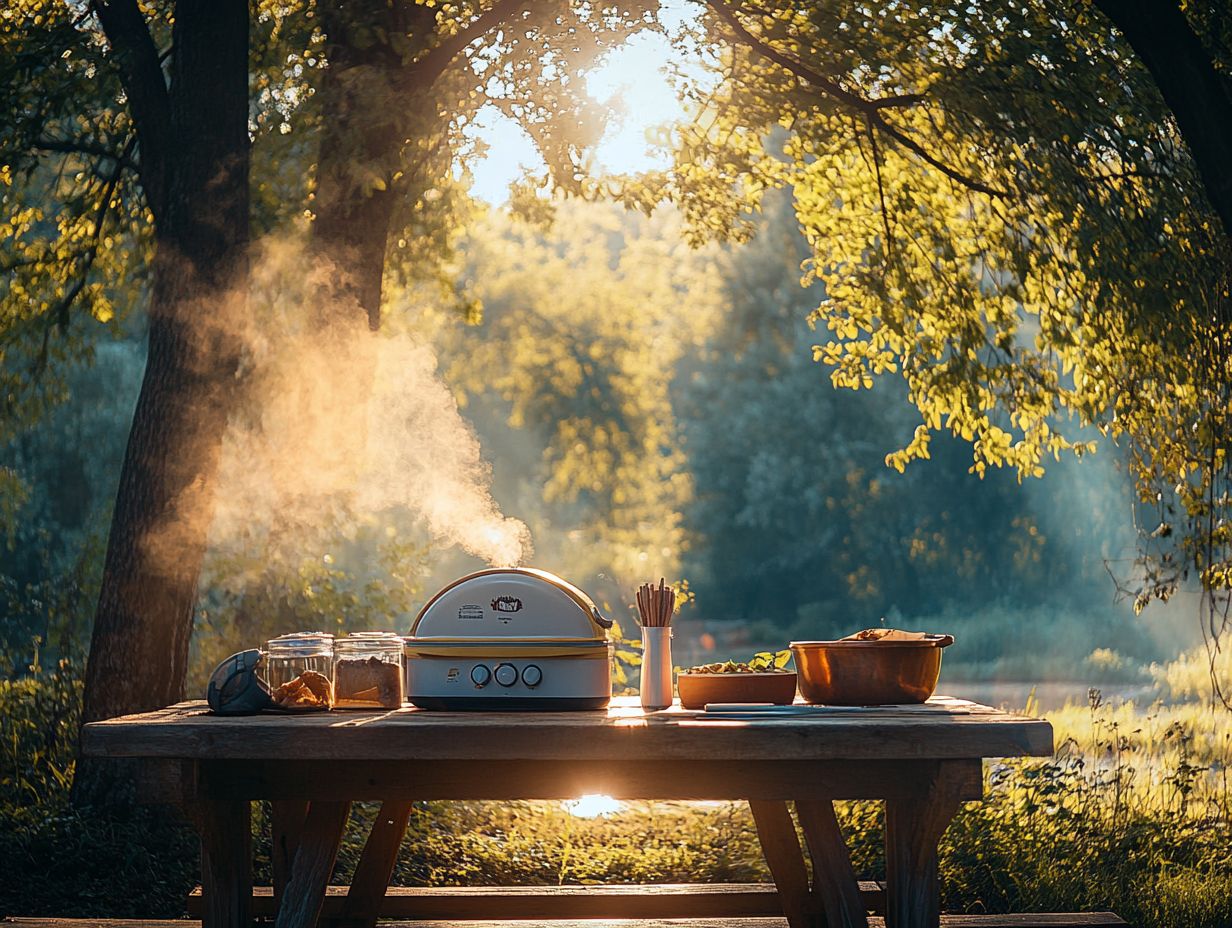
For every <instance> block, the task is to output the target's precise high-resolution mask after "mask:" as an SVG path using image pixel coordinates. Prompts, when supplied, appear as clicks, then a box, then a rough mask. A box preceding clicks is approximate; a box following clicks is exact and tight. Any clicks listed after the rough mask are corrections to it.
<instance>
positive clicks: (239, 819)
mask: <svg viewBox="0 0 1232 928" xmlns="http://www.w3.org/2000/svg"><path fill="white" fill-rule="evenodd" d="M192 812H193V817H194V819H195V820H196V823H197V830H198V833H199V834H200V836H201V892H202V903H203V905H202V911H201V920H202V922H203V923H204V924H205V925H206V928H248V925H249V916H248V904H249V902H250V900H251V899H252V822H251V813H252V809H251V805H250V803H249V802H248V801H247V800H207V801H204V802H199V803H195V804H194V805H193V806H192Z"/></svg>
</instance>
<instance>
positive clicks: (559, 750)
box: [82, 698, 1110, 928]
mask: <svg viewBox="0 0 1232 928" xmlns="http://www.w3.org/2000/svg"><path fill="white" fill-rule="evenodd" d="M82 749H83V751H84V753H86V754H87V755H91V756H100V757H130V758H140V759H141V763H140V764H139V767H140V769H141V771H142V773H141V778H142V783H141V788H142V791H143V794H144V797H145V799H147V800H148V801H152V802H169V803H174V804H176V805H178V806H180V807H181V808H182V809H184V810H185V812H186V813H187V814H188V815H189V816H190V817H191V818H192V820H193V821H194V822H195V824H196V826H197V828H198V830H199V833H200V836H201V847H202V890H201V895H200V897H199V899H198V900H197V908H198V909H199V915H200V918H201V922H202V925H203V926H204V928H235V926H246V925H248V924H249V919H250V918H251V917H252V915H253V914H254V911H255V910H261V914H270V915H273V916H274V918H275V923H276V925H277V926H278V928H310V926H313V925H315V924H316V923H317V921H318V918H319V917H320V916H321V915H322V912H323V910H325V909H326V908H327V903H328V909H329V911H328V913H327V914H328V916H329V918H330V919H331V920H334V921H336V922H339V923H343V924H346V925H372V924H374V923H375V921H376V919H377V918H378V917H381V916H398V917H401V918H417V919H423V920H431V919H433V918H450V919H468V918H469V919H475V920H481V919H495V918H504V919H519V918H521V919H538V920H541V921H546V920H549V919H570V918H586V917H606V918H608V919H611V920H615V919H620V918H652V917H659V918H668V917H674V918H685V917H696V916H707V917H711V918H717V919H724V918H731V919H732V920H733V921H732V924H735V922H736V921H739V920H740V919H741V918H751V917H754V916H766V915H780V917H785V918H786V920H787V924H788V925H789V926H790V928H812V926H815V925H820V924H822V923H823V920H824V924H826V925H828V926H830V928H838V926H862V928H863V926H867V925H869V924H870V922H869V918H868V914H867V913H868V912H869V911H870V910H871V909H877V908H883V909H884V917H885V924H886V925H887V926H889V928H936V926H938V925H939V924H940V915H939V886H938V874H937V842H938V839H939V838H940V836H941V834H942V832H943V831H944V830H945V828H946V826H947V825H948V824H949V822H950V820H951V819H952V818H953V816H954V814H955V813H956V812H957V811H958V808H959V806H960V805H961V804H962V803H963V802H965V801H969V800H978V799H980V798H981V796H982V791H983V778H982V775H981V767H982V760H983V759H984V758H987V757H1011V756H1043V755H1048V754H1050V753H1051V752H1052V728H1051V726H1050V725H1049V724H1048V722H1046V721H1042V720H1039V719H1032V718H1026V717H1022V716H1017V715H1012V714H1009V713H1006V712H1002V711H999V710H996V709H991V708H988V707H987V706H981V705H977V704H974V703H971V702H966V701H962V700H957V699H949V698H935V699H933V700H930V701H929V702H928V703H927V704H925V705H922V706H883V707H875V708H849V709H844V708H827V709H821V710H815V711H809V712H808V713H807V714H801V715H799V716H796V715H791V716H773V717H759V716H756V715H753V714H743V715H738V716H734V717H717V718H716V717H710V716H707V715H706V714H704V713H698V712H690V711H686V710H682V709H680V708H679V707H674V708H672V709H669V710H666V711H661V712H651V713H647V712H643V710H642V709H641V708H640V706H639V705H638V704H637V700H636V699H615V700H613V702H612V706H611V708H610V709H608V710H607V711H597V712H560V713H547V712H517V713H489V712H483V713H478V712H475V713H462V712H426V711H422V710H418V709H413V708H403V709H400V710H396V711H379V712H378V711H374V712H362V711H361V712H331V713H315V714H302V715H274V714H267V715H261V716H252V717H243V718H225V717H218V716H214V715H211V714H210V713H209V712H208V710H207V709H206V708H205V706H204V704H203V703H200V702H188V703H181V704H179V705H176V706H172V707H170V708H167V709H163V710H160V711H156V712H149V713H144V714H141V715H135V716H126V717H122V718H117V719H112V720H108V721H103V722H95V723H92V724H89V725H87V726H85V729H84V734H83V742H82ZM587 793H606V794H608V795H611V796H613V797H616V798H619V799H665V800H667V799H674V800H690V799H696V800H716V799H718V800H728V799H743V800H747V801H748V802H749V805H750V808H751V810H752V813H753V819H754V822H755V825H756V829H757V833H758V836H759V838H760V841H761V845H762V849H763V851H764V853H765V856H766V861H767V864H768V867H769V870H770V873H771V875H772V876H773V879H774V886H773V887H769V886H761V887H758V888H756V889H754V890H753V891H752V892H750V891H748V890H747V889H735V888H732V889H727V888H724V887H675V888H664V889H662V890H661V891H660V888H659V887H651V886H647V887H638V888H636V889H629V890H622V889H621V888H619V887H606V888H604V887H598V888H594V889H593V890H592V889H582V888H571V889H572V892H570V891H569V890H568V889H564V888H559V887H547V888H543V889H539V890H536V889H529V888H517V889H515V888H495V889H494V888H490V887H489V888H483V889H479V888H474V889H460V890H445V889H432V890H402V891H399V890H391V889H390V887H389V885H388V884H389V880H390V875H391V873H392V871H393V867H394V863H395V860H396V857H397V853H398V849H399V847H400V845H401V843H402V839H403V837H404V834H405V830H406V825H407V821H408V818H409V815H410V811H411V802H412V801H414V800H429V799H439V800H448V799H492V800H501V799H508V800H514V799H567V798H574V797H577V796H580V795H583V794H587ZM255 799H266V800H270V802H271V819H272V828H273V844H272V847H273V860H272V869H273V886H272V887H271V888H270V889H269V890H267V891H265V892H264V893H262V892H261V891H260V890H258V891H257V892H256V893H254V888H253V885H252V876H251V847H250V843H251V836H250V804H251V801H252V800H255ZM839 799H880V800H884V801H885V804H886V811H885V822H886V880H885V884H884V889H883V888H882V887H880V886H878V885H876V884H864V885H861V883H860V882H859V881H858V880H857V879H856V875H855V873H854V871H853V868H852V865H851V861H850V857H849V855H848V851H847V847H846V845H845V843H844V840H843V837H842V834H841V833H840V830H839V827H838V824H837V821H836V819H835V815H834V808H833V805H832V803H833V801H834V800H839ZM357 800H379V801H381V803H382V806H381V810H380V813H379V814H378V815H377V817H376V820H375V824H374V826H373V829H372V832H371V834H370V835H369V836H368V839H367V843H366V845H365V847H364V850H363V853H362V855H361V858H360V861H359V864H358V866H357V868H356V871H355V875H354V878H353V881H352V883H351V885H350V887H349V888H344V889H339V888H336V887H331V886H330V876H331V873H332V871H333V866H334V862H335V857H336V855H337V852H338V847H339V843H340V841H341V839H342V833H343V829H344V827H345V825H346V822H347V819H348V813H349V810H350V804H351V802H353V801H357ZM791 805H794V808H795V814H796V816H797V818H798V821H799V826H800V831H801V832H802V833H803V835H804V838H805V847H806V849H807V854H808V857H809V859H810V860H811V864H812V874H811V877H810V873H809V867H808V864H807V863H806V859H805V850H804V849H802V848H801V845H800V842H799V840H798V838H797V829H796V825H795V822H794V821H793V818H792V814H791ZM562 890H563V891H562ZM656 907H658V908H657V910H656V911H651V910H652V909H656ZM600 908H601V910H600ZM776 908H777V911H775V909H776ZM767 909H768V911H767ZM422 923H423V924H427V923H428V922H427V921H424V922H422ZM719 923H723V924H726V923H727V922H725V921H724V922H714V924H719ZM1095 923H1096V922H1094V921H1092V922H1090V924H1095ZM1107 923H1110V922H1100V924H1107ZM1024 924H1025V923H1024ZM1056 924H1062V922H1056Z"/></svg>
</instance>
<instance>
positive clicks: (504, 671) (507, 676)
mask: <svg viewBox="0 0 1232 928" xmlns="http://www.w3.org/2000/svg"><path fill="white" fill-rule="evenodd" d="M495 674H496V682H497V683H499V684H500V685H501V686H513V684H515V683H517V682H518V668H516V667H514V666H513V664H497V665H496V671H495Z"/></svg>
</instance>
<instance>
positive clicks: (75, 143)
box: [34, 138, 141, 172]
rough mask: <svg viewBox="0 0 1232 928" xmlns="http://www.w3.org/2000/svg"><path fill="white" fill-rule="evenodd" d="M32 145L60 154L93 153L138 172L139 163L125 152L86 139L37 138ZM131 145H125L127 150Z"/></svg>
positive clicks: (127, 169) (139, 168)
mask: <svg viewBox="0 0 1232 928" xmlns="http://www.w3.org/2000/svg"><path fill="white" fill-rule="evenodd" d="M34 147H35V148H36V149H38V150H39V151H50V152H58V153H62V154H70V155H72V154H76V155H93V156H94V157H95V158H103V159H106V160H108V161H114V162H115V163H116V164H118V165H120V167H122V168H124V169H125V170H126V171H134V172H140V170H141V165H139V164H138V163H137V162H136V161H133V160H132V158H130V157H128V156H127V155H126V154H123V153H121V152H117V151H113V150H112V149H110V148H107V147H106V146H105V145H99V144H97V143H95V142H91V141H88V140H86V139H49V138H37V139H35V140H34ZM129 147H131V146H125V151H127V150H128V149H129Z"/></svg>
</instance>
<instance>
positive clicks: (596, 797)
mask: <svg viewBox="0 0 1232 928" xmlns="http://www.w3.org/2000/svg"><path fill="white" fill-rule="evenodd" d="M564 807H565V809H566V810H567V811H568V812H569V814H570V815H572V816H575V817H577V818H600V817H602V816H606V815H615V814H616V813H617V812H620V811H622V810H623V809H624V807H625V804H624V803H623V802H621V801H620V800H619V799H613V798H612V797H611V796H604V795H602V794H600V793H589V794H587V795H585V796H582V797H581V798H580V799H569V800H567V801H566V802H565V803H564Z"/></svg>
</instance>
